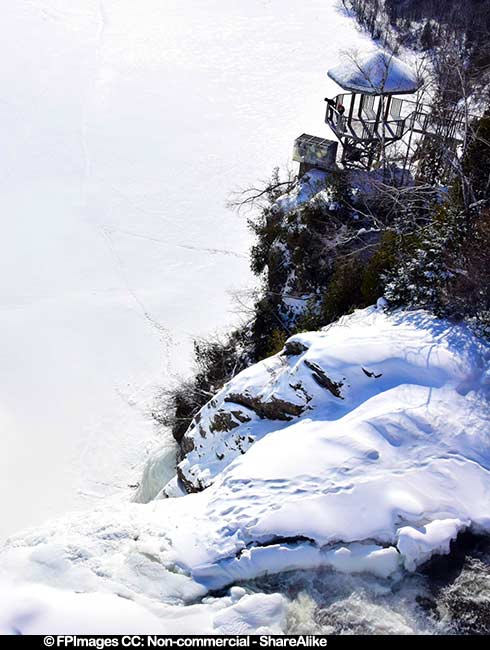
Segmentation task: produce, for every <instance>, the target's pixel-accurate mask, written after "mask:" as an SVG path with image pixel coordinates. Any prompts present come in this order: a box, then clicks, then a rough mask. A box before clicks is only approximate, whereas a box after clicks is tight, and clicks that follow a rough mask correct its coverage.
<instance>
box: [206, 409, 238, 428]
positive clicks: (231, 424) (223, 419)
mask: <svg viewBox="0 0 490 650" xmlns="http://www.w3.org/2000/svg"><path fill="white" fill-rule="evenodd" d="M239 426H240V425H239V424H238V422H235V420H234V419H233V416H232V414H231V413H230V412H229V411H224V410H223V409H220V410H219V411H218V412H217V413H216V415H215V416H214V418H213V419H212V420H211V424H210V425H209V428H210V430H211V431H213V432H215V431H218V432H221V433H222V432H225V431H231V430H232V429H236V428H237V427H239Z"/></svg>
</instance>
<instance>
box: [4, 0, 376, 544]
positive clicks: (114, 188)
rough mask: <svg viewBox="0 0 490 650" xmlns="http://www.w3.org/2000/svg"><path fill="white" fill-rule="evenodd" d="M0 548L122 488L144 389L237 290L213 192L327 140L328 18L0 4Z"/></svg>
mask: <svg viewBox="0 0 490 650" xmlns="http://www.w3.org/2000/svg"><path fill="white" fill-rule="evenodd" d="M0 39H1V43H2V57H0V73H1V78H2V80H3V83H2V93H1V96H0V128H1V132H2V135H1V146H0V168H1V174H0V184H1V191H0V201H1V215H2V225H3V226H2V236H1V237H0V264H1V273H0V309H1V318H0V495H1V496H0V499H1V514H2V517H1V520H0V536H1V535H5V534H9V533H11V532H13V531H15V530H17V529H19V528H21V527H24V526H27V525H31V524H37V523H39V522H41V521H43V520H45V519H47V518H48V517H51V516H54V515H57V514H60V513H62V512H65V511H67V510H70V509H74V508H80V507H87V508H90V507H91V505H93V504H94V503H98V502H99V501H100V499H103V498H106V497H108V496H110V495H117V494H121V495H123V496H124V498H129V496H130V494H131V492H130V490H129V489H128V483H131V482H136V481H138V479H139V475H140V470H141V465H142V462H143V461H144V459H145V455H146V454H147V452H148V450H149V449H150V448H151V447H152V446H153V445H154V443H155V436H156V430H155V428H154V426H153V423H152V420H151V418H150V416H149V411H150V407H151V403H152V399H153V395H154V394H155V390H156V389H157V387H158V386H161V385H163V384H165V383H166V381H167V380H168V379H169V378H170V377H172V376H173V375H175V374H176V373H179V372H185V371H186V369H188V367H189V360H190V351H191V340H192V337H193V335H204V334H206V333H209V332H211V331H213V330H215V329H216V328H223V327H225V326H226V325H227V324H230V323H231V322H233V321H234V319H236V315H235V314H234V313H233V312H232V309H233V305H232V300H231V297H230V293H229V290H233V289H239V288H241V287H244V286H246V285H248V284H250V282H251V278H250V275H249V271H248V260H247V251H248V248H249V245H250V236H249V233H248V231H247V228H246V224H245V218H244V217H241V218H240V217H238V216H236V215H234V214H232V213H231V212H230V211H229V210H227V209H226V207H225V202H226V199H227V196H228V195H229V193H230V191H232V190H234V189H236V188H239V187H243V186H246V185H247V184H249V183H251V182H253V181H255V180H256V179H257V178H266V177H267V176H268V175H269V173H270V171H271V170H272V168H273V167H274V166H275V165H277V164H279V165H286V164H287V163H288V162H289V160H290V155H291V149H292V143H293V140H294V138H295V137H297V136H298V135H300V134H301V133H303V132H307V133H312V134H314V135H320V136H327V137H328V130H327V127H326V126H325V124H324V122H323V118H324V103H323V97H325V96H326V95H327V94H329V93H330V94H333V93H334V92H335V90H334V89H335V85H334V84H333V82H332V81H330V80H329V79H328V78H327V76H326V70H327V69H328V68H329V67H330V66H332V65H334V64H336V63H337V62H338V61H339V60H340V52H341V51H342V50H343V49H346V48H350V47H359V46H362V44H363V43H365V44H367V42H368V41H367V39H364V37H362V36H361V35H360V34H359V33H358V32H357V31H356V28H355V25H354V23H353V21H351V20H349V19H348V18H346V17H345V16H342V15H341V14H339V13H338V12H337V11H336V9H335V2H334V0H309V1H308V2H304V1H302V0H269V1H267V0H203V1H200V2H196V1H191V0H141V1H140V2H135V1H134V0H100V2H98V1H96V0H71V1H70V2H66V0H12V1H11V2H5V3H3V6H2V21H1V23H0Z"/></svg>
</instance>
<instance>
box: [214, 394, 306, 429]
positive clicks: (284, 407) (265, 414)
mask: <svg viewBox="0 0 490 650" xmlns="http://www.w3.org/2000/svg"><path fill="white" fill-rule="evenodd" d="M225 402H232V403H235V404H240V406H245V407H247V408H249V409H251V410H252V411H255V413H256V414H257V415H258V416H259V418H262V419H264V418H267V419H269V420H283V421H286V422H290V421H291V420H292V419H293V416H298V415H301V413H303V411H304V409H305V407H304V406H301V405H299V404H293V403H292V402H287V401H286V400H284V399H279V398H277V397H276V396H275V395H273V396H272V397H271V399H270V400H269V401H262V400H261V399H260V398H259V397H253V396H252V395H250V394H248V393H243V394H240V393H230V394H229V395H228V396H227V397H225Z"/></svg>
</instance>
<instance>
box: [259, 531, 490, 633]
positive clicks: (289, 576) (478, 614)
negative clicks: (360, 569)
mask: <svg viewBox="0 0 490 650" xmlns="http://www.w3.org/2000/svg"><path fill="white" fill-rule="evenodd" d="M451 547H452V553H451V555H450V556H435V557H434V558H433V559H432V560H431V561H430V562H429V563H427V564H426V565H425V566H423V567H420V568H419V570H418V571H417V573H416V574H413V575H408V576H405V577H404V578H402V579H401V580H398V581H392V580H382V579H379V578H376V577H373V576H368V575H366V576H355V575H342V574H339V573H333V572H331V571H326V570H322V569H320V570H316V571H293V572H290V573H285V574H282V575H278V576H271V577H268V578H263V579H260V580H256V581H254V582H253V583H250V584H249V585H247V587H248V589H249V590H250V591H252V592H253V591H258V592H266V593H275V592H280V593H282V594H284V595H285V596H286V597H287V598H288V600H289V601H290V605H289V608H288V622H287V632H288V633H290V634H489V633H490V540H489V538H488V537H475V536H472V535H469V534H463V535H460V537H459V538H458V540H457V542H455V543H453V544H452V545H451Z"/></svg>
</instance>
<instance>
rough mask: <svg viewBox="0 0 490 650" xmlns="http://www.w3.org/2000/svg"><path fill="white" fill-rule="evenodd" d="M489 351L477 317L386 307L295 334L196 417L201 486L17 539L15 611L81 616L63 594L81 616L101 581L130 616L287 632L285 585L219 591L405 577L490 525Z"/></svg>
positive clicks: (2, 571) (170, 627) (187, 468)
mask: <svg viewBox="0 0 490 650" xmlns="http://www.w3.org/2000/svg"><path fill="white" fill-rule="evenodd" d="M489 364H490V348H489V347H488V346H487V345H485V344H484V343H482V342H481V341H479V340H478V339H477V338H476V337H475V336H473V335H472V334H471V332H470V331H469V330H468V329H466V328H465V327H463V326H459V325H453V324H450V323H448V322H445V321H440V320H438V319H436V318H434V317H432V316H429V315H428V314H426V313H425V312H422V311H419V312H399V313H394V314H388V313H386V312H385V311H384V310H383V308H382V305H380V306H379V307H378V308H374V307H373V308H369V309H366V310H363V311H359V312H356V313H354V314H353V315H351V316H348V317H345V318H343V319H341V320H340V321H339V322H338V323H336V324H334V325H332V326H330V327H328V328H326V329H324V330H323V331H320V332H309V333H304V334H299V335H296V336H294V337H292V338H291V339H290V340H289V341H288V342H287V344H286V347H285V350H284V351H283V352H282V353H280V354H278V355H276V356H274V357H272V358H270V359H267V360H265V361H263V362H261V363H258V364H256V365H255V366H253V367H252V368H249V369H248V370H246V371H244V372H242V373H240V374H239V375H238V376H237V377H236V378H235V379H233V380H232V381H231V382H229V384H228V385H227V386H226V387H225V388H224V389H223V390H222V391H221V392H220V393H219V394H218V395H217V396H216V397H215V398H214V400H212V401H211V402H210V403H209V404H208V405H207V406H206V407H205V408H204V409H203V410H202V412H201V414H200V415H199V416H198V417H197V418H196V421H195V423H194V425H193V427H192V428H191V429H190V431H189V432H188V434H187V437H186V439H185V444H186V445H187V449H188V452H187V455H186V457H185V459H184V461H183V462H182V463H181V464H180V467H179V476H182V477H183V481H185V482H186V483H187V485H188V487H189V488H191V489H194V490H196V493H194V494H187V495H185V496H183V497H181V498H170V499H163V500H162V499H158V500H154V501H152V502H150V503H148V504H135V503H133V504H123V505H121V504H119V505H117V504H116V503H109V504H108V505H106V506H104V507H102V508H100V509H99V510H97V511H93V512H90V513H85V514H79V515H76V516H73V517H71V518H68V519H65V520H62V521H58V522H53V523H51V524H50V525H47V526H45V527H44V528H43V529H38V530H33V531H31V532H28V533H24V534H22V535H19V536H16V537H12V538H11V539H10V540H9V541H8V542H7V543H6V544H5V546H4V547H3V548H2V549H1V550H0V579H2V580H4V581H6V582H7V583H8V581H12V579H13V577H14V576H15V579H16V582H17V583H18V582H19V581H20V582H22V583H25V584H23V588H25V589H26V590H27V592H26V593H29V594H32V598H31V596H29V599H28V602H33V605H32V611H33V612H34V614H33V616H31V615H30V614H29V615H27V614H26V615H25V616H24V615H23V614H22V612H23V610H22V607H21V606H20V604H19V603H21V601H23V600H24V601H25V598H24V597H22V598H20V597H19V598H17V600H16V597H14V598H13V600H12V602H13V603H14V604H13V605H12V606H10V605H9V606H8V607H7V606H6V607H4V608H3V609H2V608H0V627H2V629H7V630H10V631H13V630H20V631H30V630H39V631H46V632H48V631H49V632H52V631H53V629H54V628H56V631H58V630H60V631H61V630H65V629H68V628H70V631H73V629H75V628H77V625H75V623H73V624H70V625H68V624H67V626H66V628H65V627H63V625H61V624H60V625H59V626H57V625H55V624H54V622H53V617H52V612H53V611H54V610H53V607H55V609H56V610H57V611H59V612H60V613H61V614H62V615H63V616H65V614H66V620H67V621H69V620H73V619H72V618H70V617H71V616H72V609H73V608H72V609H70V608H71V607H72V604H73V602H75V601H74V599H75V598H76V599H77V602H78V603H80V608H81V611H82V610H83V611H86V612H88V611H89V610H90V611H92V609H90V608H95V609H96V608H97V607H98V605H99V602H98V600H97V598H99V597H100V596H97V598H96V597H95V595H94V596H93V597H92V596H91V594H99V595H100V594H103V595H104V598H106V597H107V598H109V597H110V599H111V600H110V603H109V601H107V603H108V604H107V607H108V608H109V610H110V611H111V612H112V611H114V612H120V613H121V616H124V618H125V621H126V622H127V629H128V630H132V629H134V627H135V626H136V627H137V626H138V625H140V627H141V628H142V629H144V630H150V631H153V630H158V629H159V625H162V626H163V627H162V629H164V630H165V632H167V633H168V632H170V631H175V632H178V631H179V630H183V631H185V632H193V631H200V632H208V633H220V632H225V631H226V632H227V633H230V634H231V633H236V632H238V631H246V632H250V633H252V632H257V631H259V630H260V631H264V630H268V631H271V630H272V631H274V632H278V631H281V630H283V629H285V628H284V625H285V623H284V620H285V607H286V601H285V599H284V598H283V597H282V596H280V595H277V594H271V595H268V596H264V595H260V594H250V593H246V592H245V590H244V589H242V588H237V587H232V588H231V589H230V591H229V592H228V594H226V595H225V596H222V597H220V598H210V597H206V594H207V593H208V592H209V591H210V590H216V589H221V588H223V587H226V586H230V585H233V584H235V583H237V582H239V581H244V580H248V579H252V578H256V577H259V576H263V575H266V574H271V573H280V572H284V571H290V570H295V569H315V568H318V567H326V568H328V569H331V570H334V571H338V572H344V573H366V572H368V573H372V574H374V575H376V576H380V577H381V578H383V579H390V580H395V579H397V577H399V576H400V575H402V574H403V572H404V571H406V570H408V571H413V570H414V569H415V568H416V567H417V566H419V565H420V564H421V563H423V562H425V561H426V560H428V559H429V558H430V557H431V555H433V554H434V553H445V552H447V551H448V550H449V545H450V542H451V540H452V539H454V538H455V537H456V535H457V534H458V532H459V531H461V530H463V529H465V528H472V529H473V530H475V531H490V436H489V434H490V409H489V403H488V401H489V390H490V385H489V382H488V376H489ZM231 422H233V426H230V423H231ZM201 429H202V430H201ZM218 456H219V457H218ZM177 483H178V481H175V480H174V481H173V485H172V486H171V488H172V490H173V493H175V494H179V493H181V490H180V492H179V489H178V485H177ZM204 485H207V486H208V487H207V488H206V489H204V490H201V491H198V492H197V490H199V489H200V487H203V486H204ZM156 487H157V486H155V485H154V484H152V492H155V491H156ZM39 584H41V585H49V586H50V587H51V589H54V590H60V592H62V594H64V593H65V592H69V593H68V595H67V597H66V599H65V598H64V597H62V594H61V595H60V593H58V591H56V593H51V592H48V591H43V590H37V587H36V585H38V586H39ZM11 591H12V590H11V589H9V590H8V593H10V592H11ZM75 591H78V592H83V594H81V595H80V594H75V593H74V592H75ZM81 596H83V597H81ZM257 598H259V599H263V600H257ZM253 599H255V600H253ZM122 600H124V601H131V602H130V603H125V604H122V602H121V601H122ZM199 600H200V602H198V601H199ZM15 603H17V605H16V604H15ZM53 603H54V604H53ZM190 603H194V604H190ZM12 608H13V609H12ZM41 610H42V611H41ZM123 610H124V611H123ZM126 610H127V616H126ZM36 612H40V613H39V614H37V613H36ZM38 615H39V622H38V623H35V622H34V621H35V618H36V616H38ZM87 616H88V614H87ZM115 616H116V615H115ZM116 618H117V617H116ZM98 620H99V619H97V618H94V621H95V622H94V631H100V630H104V631H107V632H109V631H112V630H110V627H111V624H110V620H112V619H108V621H109V622H107V624H105V623H104V625H103V624H102V622H101V623H100V625H99V624H98V623H97V621H98ZM137 620H140V624H138V623H137V622H136V621H137ZM29 621H31V622H32V624H31V623H30V622H29ZM133 623H134V625H133ZM77 629H78V628H77ZM84 629H86V628H84ZM86 631H89V630H86Z"/></svg>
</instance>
